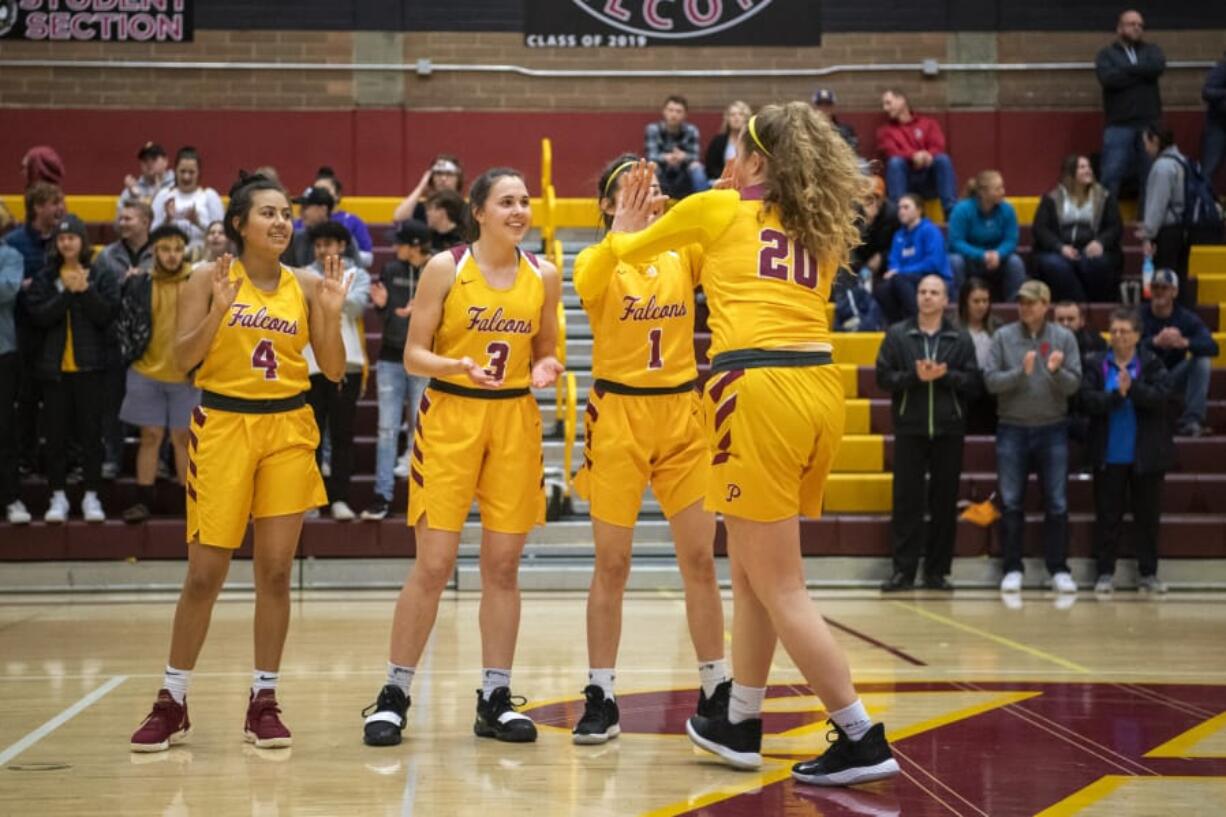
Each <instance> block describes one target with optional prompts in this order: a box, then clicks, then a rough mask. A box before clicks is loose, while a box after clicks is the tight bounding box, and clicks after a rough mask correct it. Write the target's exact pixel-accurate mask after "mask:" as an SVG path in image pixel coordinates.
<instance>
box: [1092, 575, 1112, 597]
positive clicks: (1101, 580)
mask: <svg viewBox="0 0 1226 817" xmlns="http://www.w3.org/2000/svg"><path fill="white" fill-rule="evenodd" d="M1094 592H1095V593H1097V594H1098V595H1100V596H1109V595H1111V594H1112V593H1114V592H1115V579H1114V578H1113V577H1111V576H1108V575H1107V574H1105V573H1104V574H1103V575H1101V576H1099V577H1098V581H1096V582H1094Z"/></svg>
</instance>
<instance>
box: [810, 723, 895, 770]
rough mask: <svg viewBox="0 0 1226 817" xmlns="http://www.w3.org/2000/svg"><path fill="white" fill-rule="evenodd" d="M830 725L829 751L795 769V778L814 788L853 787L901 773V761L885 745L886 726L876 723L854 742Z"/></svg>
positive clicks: (888, 745)
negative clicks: (899, 766)
mask: <svg viewBox="0 0 1226 817" xmlns="http://www.w3.org/2000/svg"><path fill="white" fill-rule="evenodd" d="M827 723H829V724H830V726H831V727H832V728H831V730H830V731H829V732H827V733H826V740H827V741H828V742H830V744H831V745H830V748H829V749H827V750H826V753H825V754H824V755H822V756H821V757H817V758H814V759H813V760H806V761H805V762H804V763H797V764H796V765H795V766H793V767H792V777H794V778H796V779H797V780H799V781H800V782H801V783H809V784H812V785H814V786H854V785H856V784H857V783H870V782H872V781H874V780H883V779H885V778H887V777H893V776H894V775H896V774H898V772H899V768H898V761H897V760H895V759H894V755H893V753H892V752H890V744H889V743H887V742H886V739H885V725H884V724H880V723H876V724H873V727H872V728H871V729H869V730H868V731H867V732H865V733H864V737H862V738H860V739H859V740H852V739H851V738H849V737H847V733H846V732H844V731H843V730H842V729H840V728H839V727H838V724H836V723H834V722H833V721H827ZM831 736H833V740H832V739H831Z"/></svg>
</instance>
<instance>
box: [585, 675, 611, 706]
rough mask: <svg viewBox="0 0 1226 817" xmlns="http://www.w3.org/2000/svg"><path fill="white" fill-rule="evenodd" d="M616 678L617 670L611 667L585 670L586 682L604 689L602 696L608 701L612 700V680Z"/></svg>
mask: <svg viewBox="0 0 1226 817" xmlns="http://www.w3.org/2000/svg"><path fill="white" fill-rule="evenodd" d="M616 678H617V671H616V670H614V669H613V668H612V667H610V668H609V669H590V670H588V671H587V682H588V683H589V684H592V685H594V686H598V687H600V688H601V690H603V691H604V696H605V697H606V698H608V699H609V700H610V701H611V700H613V681H614V680H615V679H616Z"/></svg>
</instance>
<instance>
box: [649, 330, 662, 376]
mask: <svg viewBox="0 0 1226 817" xmlns="http://www.w3.org/2000/svg"><path fill="white" fill-rule="evenodd" d="M647 341H648V344H649V345H650V346H651V357H650V358H649V359H648V360H647V368H648V369H663V368H664V358H663V357H662V356H661V354H660V346H661V345H662V344H663V342H664V330H663V329H660V328H658V327H657V328H656V329H652V330H651V331H650V332H648V333H647Z"/></svg>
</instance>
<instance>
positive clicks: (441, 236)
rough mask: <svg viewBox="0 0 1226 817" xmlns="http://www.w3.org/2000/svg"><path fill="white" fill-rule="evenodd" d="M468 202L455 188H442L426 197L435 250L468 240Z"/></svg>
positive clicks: (427, 214)
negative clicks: (466, 236)
mask: <svg viewBox="0 0 1226 817" xmlns="http://www.w3.org/2000/svg"><path fill="white" fill-rule="evenodd" d="M467 224H468V203H467V202H466V201H464V198H463V197H462V196H461V195H460V194H459V193H457V192H455V191H454V190H440V191H439V192H437V193H435V194H434V195H432V196H431V197H430V198H428V199H426V226H427V227H429V228H430V246H431V248H433V250H434V251H435V252H442V251H443V250H449V249H451V248H452V247H454V246H456V245H457V244H463V243H464V242H465V240H466V238H465V234H466V232H467Z"/></svg>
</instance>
